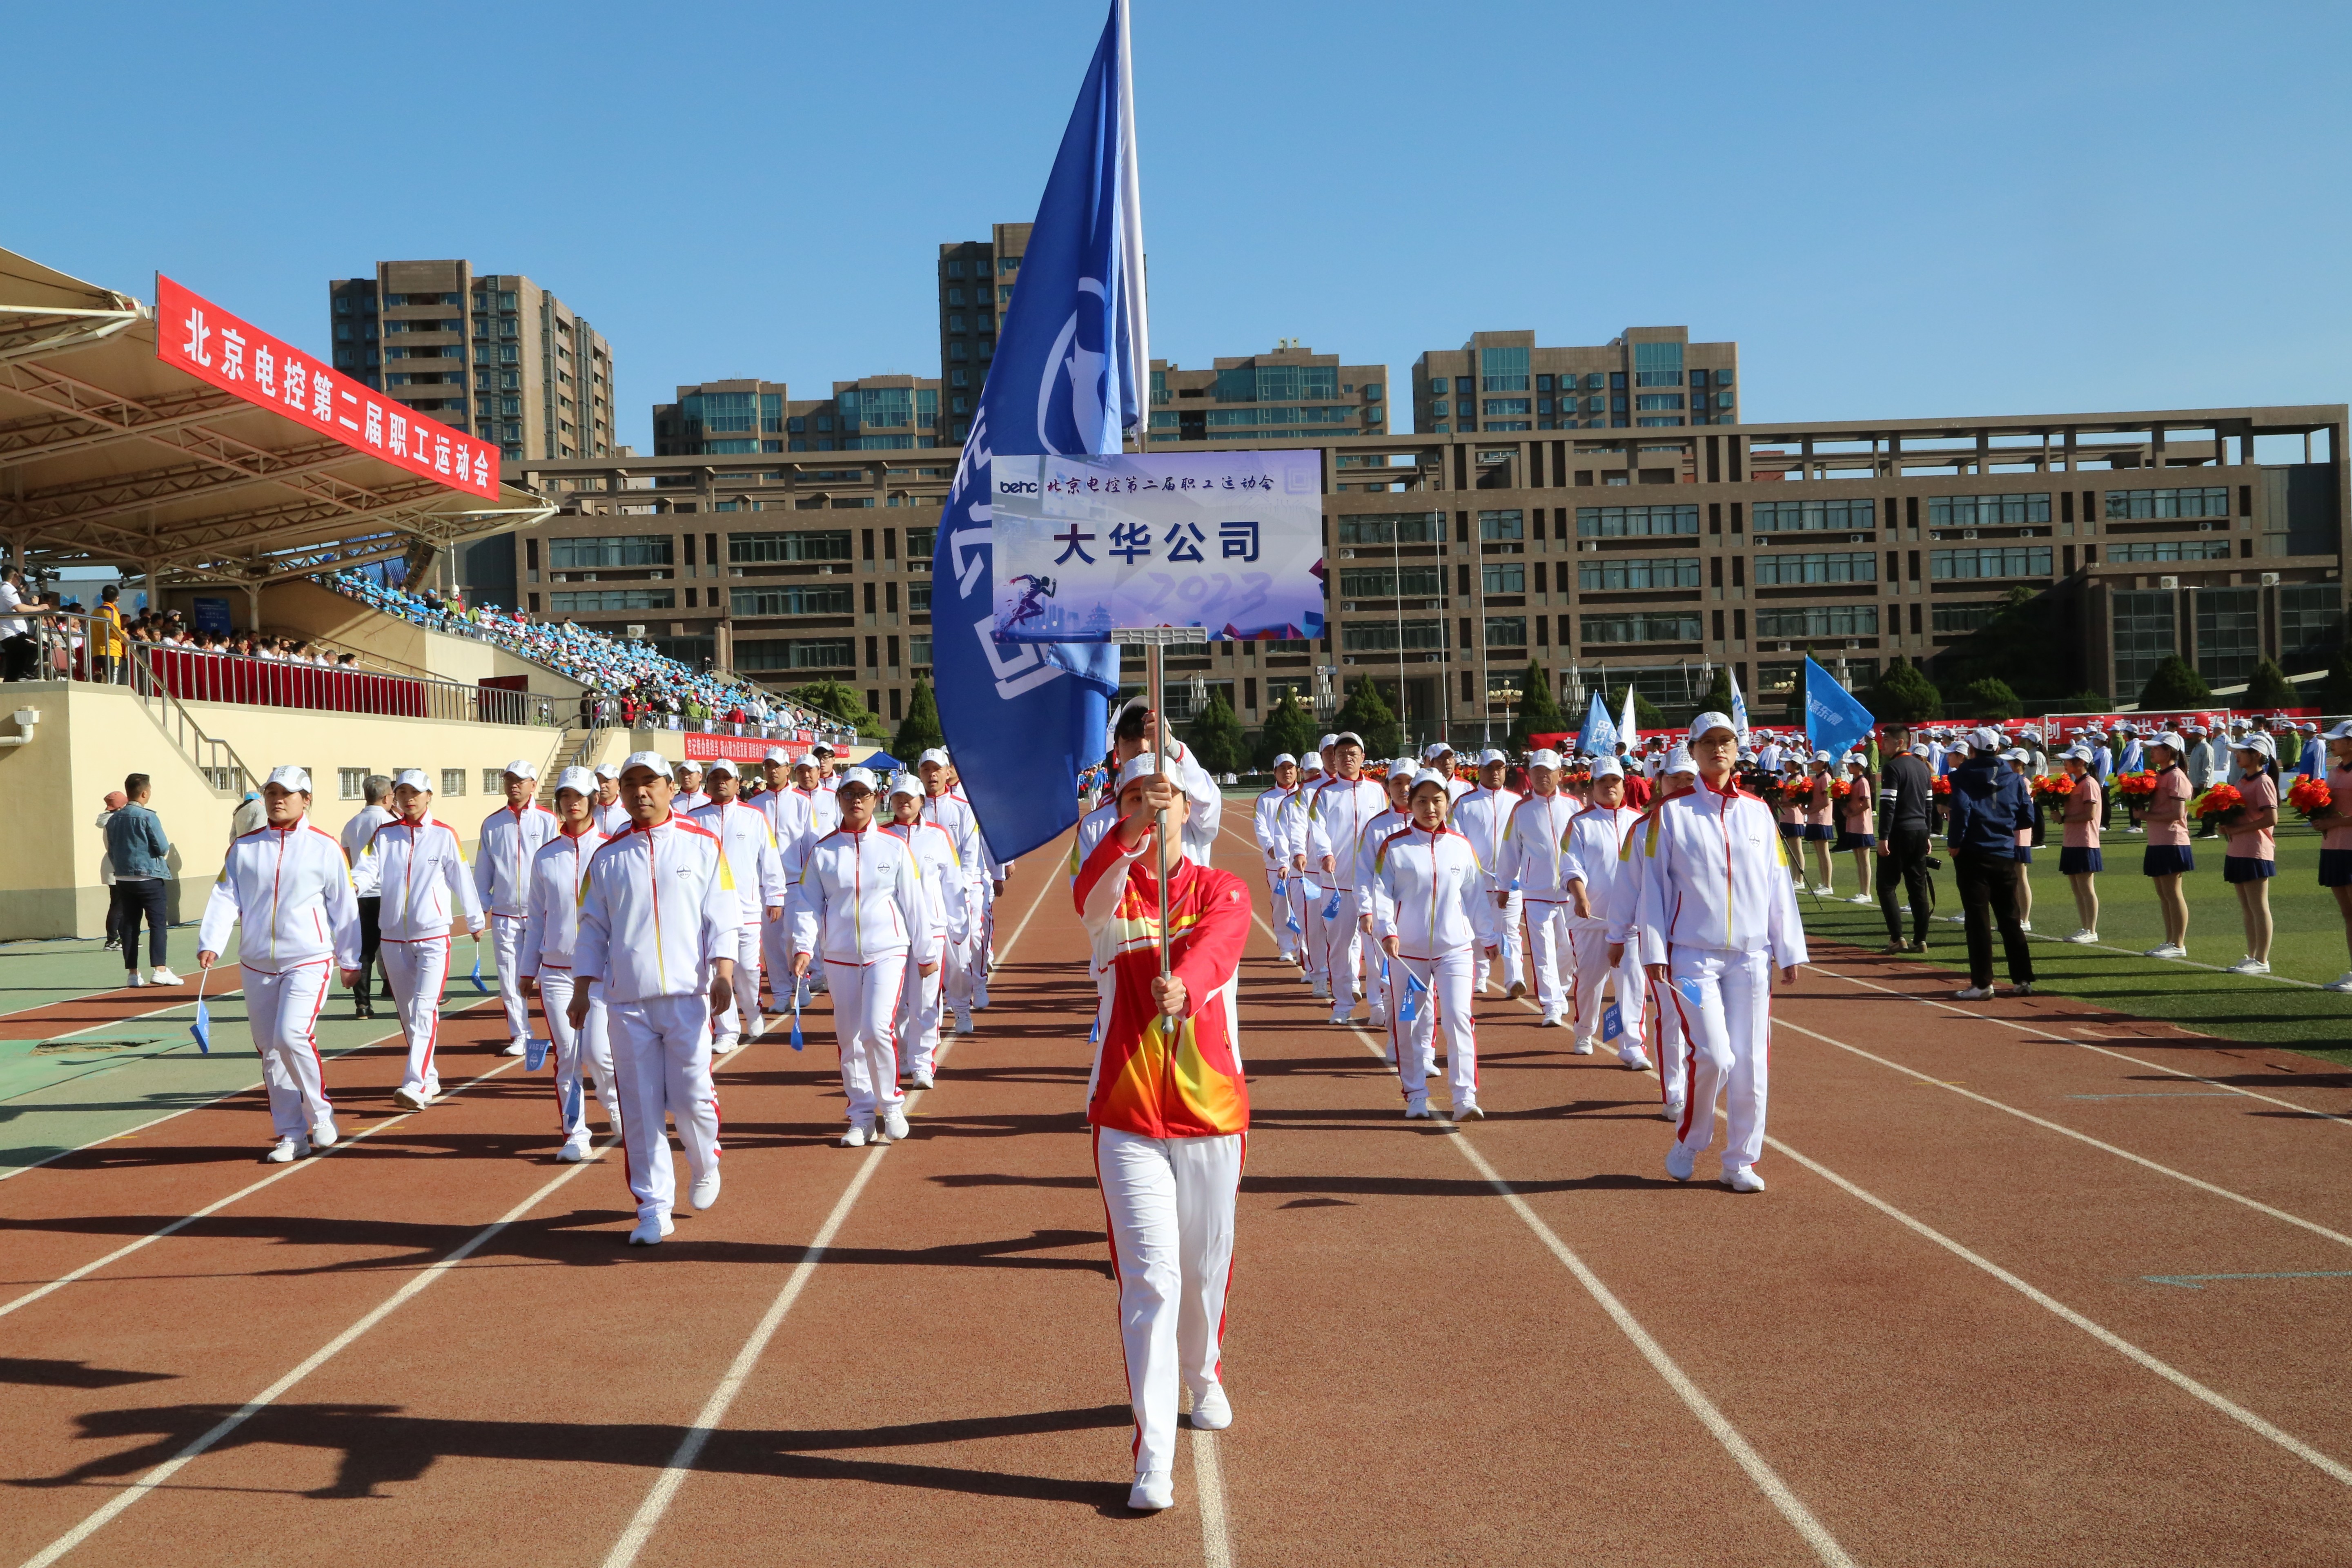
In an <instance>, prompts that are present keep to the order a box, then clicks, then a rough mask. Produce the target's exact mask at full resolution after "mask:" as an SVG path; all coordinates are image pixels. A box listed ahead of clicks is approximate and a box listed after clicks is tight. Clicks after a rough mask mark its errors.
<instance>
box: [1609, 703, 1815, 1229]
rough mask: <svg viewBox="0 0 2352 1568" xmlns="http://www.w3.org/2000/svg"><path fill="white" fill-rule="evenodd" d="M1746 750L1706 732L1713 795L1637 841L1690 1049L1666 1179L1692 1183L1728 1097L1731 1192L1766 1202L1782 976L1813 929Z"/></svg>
mask: <svg viewBox="0 0 2352 1568" xmlns="http://www.w3.org/2000/svg"><path fill="white" fill-rule="evenodd" d="M1738 749H1739V742H1738V736H1737V734H1736V732H1735V731H1733V729H1732V727H1731V721H1730V720H1729V719H1728V718H1727V717H1726V716H1725V715H1723V714H1721V713H1702V714H1700V715H1699V716H1698V717H1697V719H1696V720H1694V721H1692V723H1691V728H1690V751H1691V756H1692V758H1693V760H1695V761H1696V763H1698V770H1699V784H1698V787H1697V788H1696V789H1695V790H1693V791H1692V792H1691V793H1690V794H1688V795H1677V796H1675V798H1674V799H1672V800H1669V801H1667V802H1665V803H1664V805H1662V806H1660V807H1659V810H1658V814H1657V816H1655V817H1654V819H1653V820H1652V822H1651V824H1650V825H1649V826H1646V827H1644V828H1643V829H1642V831H1641V834H1640V836H1639V837H1638V838H1637V839H1636V841H1635V845H1634V850H1633V861H1632V863H1633V864H1635V865H1638V866H1639V867H1640V875H1641V878H1642V896H1641V902H1640V905H1639V908H1638V910H1637V913H1636V915H1635V917H1634V926H1635V934H1636V936H1637V937H1638V939H1639V941H1640V942H1641V944H1642V946H1641V952H1642V962H1643V965H1644V966H1645V967H1647V969H1648V970H1649V973H1650V981H1651V984H1654V985H1657V986H1661V987H1668V988H1670V990H1669V991H1668V994H1667V1001H1668V1002H1669V1004H1670V1005H1673V1006H1674V1007H1675V1008H1676V1009H1677V1010H1678V1011H1679V1012H1680V1014H1681V1016H1682V1026H1683V1037H1684V1038H1685V1040H1686V1041H1688V1042H1689V1045H1690V1065H1689V1067H1688V1068H1687V1069H1686V1079H1687V1082H1688V1084H1689V1088H1688V1089H1687V1091H1686V1095H1685V1103H1684V1106H1683V1119H1682V1121H1681V1123H1680V1125H1679V1127H1678V1128H1677V1129H1676V1134H1675V1146H1674V1149H1673V1151H1672V1152H1669V1153H1668V1154H1667V1156H1666V1173H1667V1174H1668V1175H1670V1176H1672V1177H1674V1179H1675V1180H1676V1181H1678V1182H1684V1181H1688V1180H1689V1179H1690V1177H1691V1174H1692V1172H1693V1170H1694V1169H1695V1167H1696V1163H1697V1158H1698V1156H1699V1155H1700V1154H1701V1153H1702V1152H1705V1151H1706V1147H1707V1145H1708V1144H1709V1143H1710V1142H1713V1141H1714V1138H1715V1104H1716V1099H1717V1096H1718V1095H1724V1096H1725V1097H1726V1099H1727V1110H1728V1113H1729V1116H1730V1121H1731V1129H1730V1133H1729V1136H1728V1139H1727V1142H1726V1143H1725V1145H1724V1151H1723V1182H1724V1184H1725V1185H1726V1186H1727V1187H1729V1188H1731V1190H1732V1191H1734V1192H1740V1193H1760V1192H1762V1191H1763V1190H1764V1180H1763V1178H1762V1177H1760V1176H1759V1175H1758V1174H1757V1173H1756V1170H1755V1165H1756V1161H1757V1158H1758V1156H1759V1155H1760V1154H1761V1153H1762V1152H1763V1150H1764V1113H1765V1103H1766V1091H1767V1087H1768V1085H1767V1076H1766V1064H1767V1061H1768V1058H1769V1044H1770V1037H1771V1027H1772V971H1773V970H1774V969H1775V968H1776V967H1777V968H1778V969H1779V970H1780V978H1781V980H1782V982H1783V983H1784V984H1785V983H1790V982H1793V981H1794V980H1795V979H1796V977H1797V966H1798V965H1799V964H1801V963H1804V962H1805V959H1806V953H1805V931H1804V925H1803V923H1802V921H1801V918H1800V917H1799V915H1798V912H1797V897H1796V890H1795V887H1794V884H1792V883H1791V882H1790V879H1789V868H1788V865H1787V858H1786V857H1785V855H1784V854H1783V853H1782V851H1781V848H1780V829H1779V825H1778V824H1777V823H1776V822H1775V821H1774V820H1773V816H1772V808H1771V807H1770V806H1769V805H1765V804H1764V803H1763V802H1762V801H1760V800H1759V799H1757V798H1756V797H1755V796H1754V795H1743V794H1742V793H1740V790H1739V786H1738V782H1737V779H1736V777H1735V776H1734V773H1733V771H1732V769H1733V764H1734V763H1736V762H1737V761H1738Z"/></svg>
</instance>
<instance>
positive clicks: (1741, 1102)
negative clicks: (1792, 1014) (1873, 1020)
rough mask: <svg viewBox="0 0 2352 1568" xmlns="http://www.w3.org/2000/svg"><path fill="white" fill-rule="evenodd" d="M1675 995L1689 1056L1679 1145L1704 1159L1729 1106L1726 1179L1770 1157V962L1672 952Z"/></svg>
mask: <svg viewBox="0 0 2352 1568" xmlns="http://www.w3.org/2000/svg"><path fill="white" fill-rule="evenodd" d="M1670 958H1671V961H1672V965H1673V967H1672V969H1671V970H1670V971H1669V973H1672V974H1673V976H1674V991H1673V994H1672V995H1671V997H1669V1000H1670V1001H1672V1002H1673V1004H1674V1005H1675V1011H1676V1012H1677V1013H1679V1014H1680V1015H1681V1017H1682V1026H1683V1037H1684V1039H1685V1040H1686V1041H1688V1042H1689V1046H1690V1051H1689V1056H1688V1058H1687V1060H1686V1061H1685V1065H1684V1069H1683V1080H1684V1083H1685V1086H1686V1087H1685V1093H1684V1100H1683V1119H1682V1122H1681V1125H1680V1126H1679V1128H1678V1129H1677V1131H1676V1140H1677V1142H1680V1143H1681V1145H1682V1146H1683V1147H1684V1148H1685V1149H1687V1150H1689V1151H1690V1152H1691V1153H1692V1154H1694V1155H1697V1154H1703V1153H1705V1152H1706V1146H1707V1145H1708V1144H1709V1143H1711V1142H1714V1140H1715V1102H1716V1097H1717V1095H1722V1096H1723V1097H1724V1098H1725V1100H1726V1102H1727V1103H1726V1105H1725V1108H1724V1109H1725V1111H1726V1113H1727V1115H1728V1116H1729V1118H1730V1121H1731V1133H1730V1139H1729V1141H1728V1142H1726V1143H1725V1144H1724V1148H1723V1173H1724V1174H1725V1175H1727V1176H1728V1175H1729V1174H1730V1173H1732V1172H1733V1171H1735V1170H1737V1169H1738V1168H1739V1167H1740V1166H1742V1165H1752V1164H1754V1163H1756V1161H1757V1158H1758V1156H1759V1155H1761V1154H1762V1153H1763V1152H1764V1102H1765V1098H1766V1089H1767V1087H1768V1086H1767V1082H1766V1079H1767V1067H1768V1063H1769V1057H1770V1055H1771V1034H1772V957H1771V954H1769V953H1765V952H1729V951H1727V950H1725V949H1723V948H1711V947H1698V948H1692V947H1677V948H1674V949H1671V950H1670Z"/></svg>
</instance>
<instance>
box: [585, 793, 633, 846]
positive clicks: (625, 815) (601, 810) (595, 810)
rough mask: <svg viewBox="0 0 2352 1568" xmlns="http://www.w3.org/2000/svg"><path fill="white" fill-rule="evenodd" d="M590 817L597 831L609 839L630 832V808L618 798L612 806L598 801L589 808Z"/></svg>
mask: <svg viewBox="0 0 2352 1568" xmlns="http://www.w3.org/2000/svg"><path fill="white" fill-rule="evenodd" d="M588 815H589V816H590V817H591V818H592V819H593V821H594V822H595V824H596V831H597V832H599V833H601V834H603V835H604V837H607V838H618V837H620V836H621V835H622V834H624V833H626V832H627V831H628V830H629V808H628V807H627V806H625V805H622V804H621V803H620V801H619V799H618V798H615V799H614V801H613V803H612V804H611V805H605V804H604V802H603V801H598V802H597V803H596V804H595V805H592V806H590V807H589V808H588Z"/></svg>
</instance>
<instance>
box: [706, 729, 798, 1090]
mask: <svg viewBox="0 0 2352 1568" xmlns="http://www.w3.org/2000/svg"><path fill="white" fill-rule="evenodd" d="M703 776H704V778H705V779H706V780H708V781H709V782H708V784H707V786H706V787H707V789H708V792H709V796H710V799H709V804H707V805H701V806H698V807H697V808H696V809H695V811H694V813H693V817H694V820H695V821H696V822H697V823H698V824H700V825H701V826H703V827H704V828H707V829H708V830H709V833H710V836H711V837H714V838H716V839H718V840H719V847H721V848H722V849H724V850H726V852H727V868H728V872H729V874H730V876H731V877H732V878H733V879H734V882H735V892H736V896H737V897H739V898H740V899H741V900H743V929H742V931H740V933H739V934H738V935H737V937H736V942H735V951H734V953H733V957H734V960H735V1000H734V1005H731V1006H730V1007H729V1008H728V1009H727V1010H726V1011H725V1012H723V1013H721V1014H719V1016H717V1017H716V1018H713V1019H712V1020H711V1021H710V1054H711V1055H712V1056H714V1057H723V1056H726V1055H727V1054H728V1053H729V1052H730V1051H732V1050H734V1049H735V1048H736V1047H738V1046H740V1045H741V1044H742V1043H743V1036H744V1031H745V1030H746V1029H747V1028H748V1029H749V1030H750V1032H751V1038H753V1039H755V1040H756V1039H758V1038H759V1037H760V1036H761V1032H762V1031H763V1028H764V1020H763V1019H762V1018H761V1016H760V961H761V935H762V932H763V931H764V929H765V928H766V927H767V926H770V925H782V924H783V923H784V867H783V860H782V857H781V855H780V854H779V853H778V851H777V847H776V836H775V833H774V830H773V829H772V828H771V827H770V826H769V825H768V816H767V814H766V813H765V812H763V811H761V809H760V808H759V807H758V806H756V805H746V804H745V803H744V802H743V800H742V799H741V798H740V795H738V794H737V793H736V792H737V791H738V790H739V789H740V787H741V784H742V780H741V778H740V776H739V775H738V774H737V773H736V772H735V764H734V763H731V762H729V761H728V760H727V759H726V758H725V757H716V758H713V759H712V760H711V763H710V767H709V771H708V772H707V773H704V775H703ZM746 1014H749V1015H750V1016H749V1017H748V1018H747V1017H746V1016H745V1015H746Z"/></svg>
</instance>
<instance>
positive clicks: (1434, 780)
mask: <svg viewBox="0 0 2352 1568" xmlns="http://www.w3.org/2000/svg"><path fill="white" fill-rule="evenodd" d="M1423 784H1435V785H1436V786H1437V787H1438V788H1439V789H1441V790H1442V789H1444V787H1445V775H1444V773H1439V772H1438V771H1437V770H1436V769H1435V768H1423V769H1422V770H1421V772H1419V773H1415V774H1413V775H1412V789H1409V790H1407V791H1406V792H1405V797H1406V798H1407V799H1408V800H1409V799H1411V798H1412V790H1414V789H1419V788H1420V787H1421V786H1422V785H1423Z"/></svg>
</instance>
